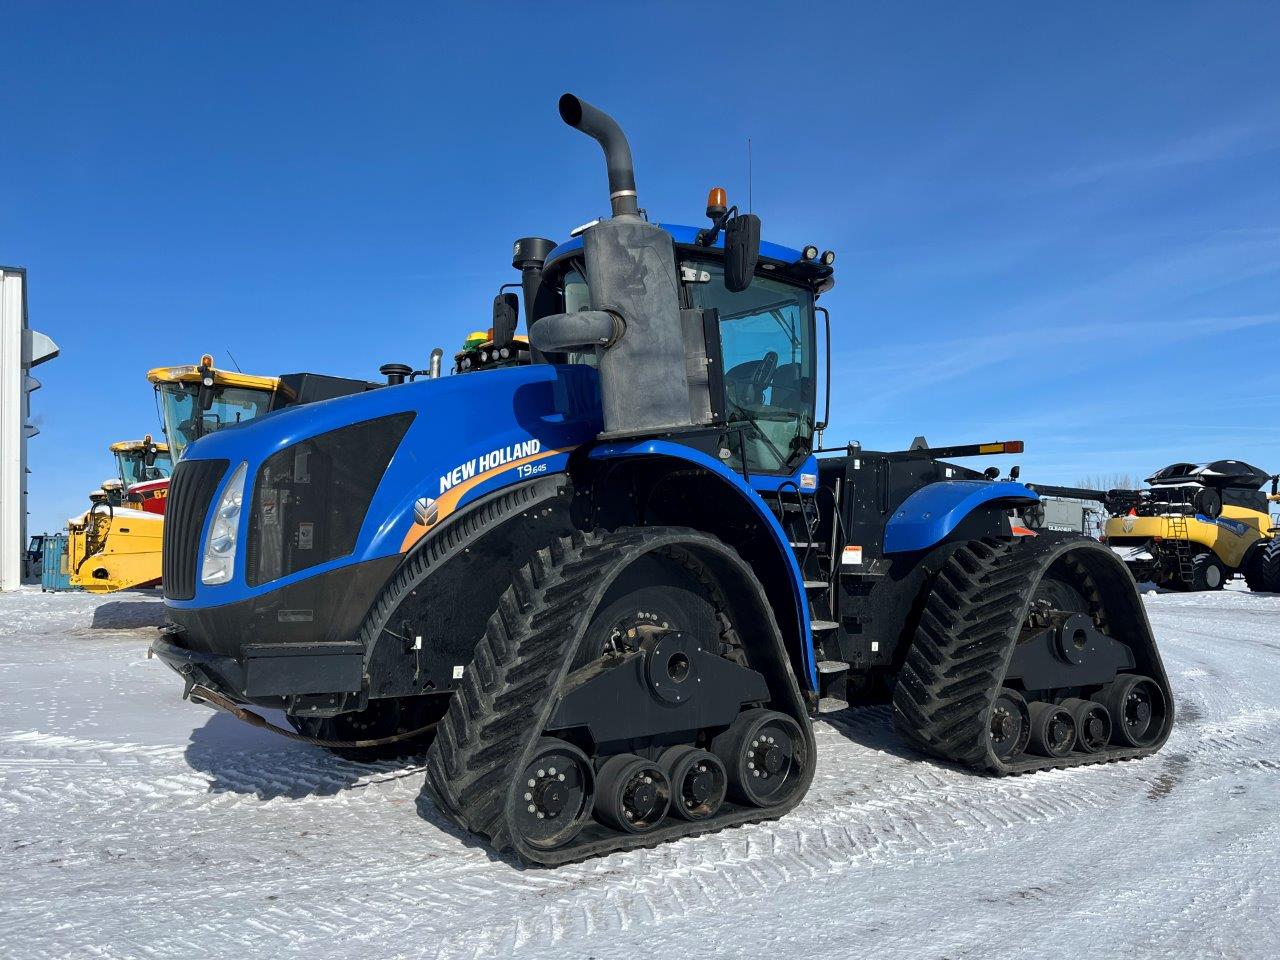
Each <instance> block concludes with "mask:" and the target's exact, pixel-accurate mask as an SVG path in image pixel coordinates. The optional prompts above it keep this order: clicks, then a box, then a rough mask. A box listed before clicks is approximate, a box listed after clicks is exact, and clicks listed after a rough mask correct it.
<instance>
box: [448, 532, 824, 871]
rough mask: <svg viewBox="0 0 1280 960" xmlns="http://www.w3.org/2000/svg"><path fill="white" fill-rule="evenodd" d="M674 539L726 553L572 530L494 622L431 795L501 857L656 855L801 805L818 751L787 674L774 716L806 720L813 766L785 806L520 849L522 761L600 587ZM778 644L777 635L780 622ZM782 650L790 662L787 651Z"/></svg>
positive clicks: (459, 701)
mask: <svg viewBox="0 0 1280 960" xmlns="http://www.w3.org/2000/svg"><path fill="white" fill-rule="evenodd" d="M672 534H676V535H678V536H679V537H681V538H684V539H686V540H699V541H703V542H706V543H717V544H718V542H717V541H712V540H711V538H708V537H707V536H706V535H705V534H702V533H699V532H697V531H694V530H681V529H679V528H671V527H664V528H654V529H653V530H642V529H626V530H622V531H619V532H616V533H602V532H596V533H589V534H583V533H575V534H574V535H573V536H571V537H566V538H564V539H562V540H559V541H558V542H556V543H555V544H553V545H552V546H551V547H550V548H548V549H545V550H541V551H539V552H538V553H537V555H536V556H535V557H534V559H533V562H531V563H530V564H528V565H527V566H525V567H524V568H522V569H521V570H520V571H519V572H518V573H517V574H516V576H515V579H514V581H513V583H512V585H511V587H510V588H509V589H508V590H507V591H506V592H505V593H504V594H503V596H502V599H501V601H500V602H499V604H498V609H497V610H496V611H495V612H494V614H493V615H492V616H491V617H490V618H489V622H488V625H487V627H486V630H485V634H484V637H483V638H482V639H481V640H480V642H479V643H478V644H477V645H476V651H475V656H474V659H473V660H472V663H471V665H470V666H469V667H468V668H467V670H466V672H465V673H464V674H463V677H462V680H461V682H460V683H459V685H458V687H457V689H456V691H455V693H454V696H453V699H452V701H451V702H450V705H449V711H448V713H447V714H446V715H445V718H444V719H443V720H442V721H441V723H440V725H439V727H438V728H437V731H436V739H435V742H434V743H433V744H432V746H431V749H430V750H429V751H428V753H427V775H426V784H425V788H426V791H427V793H428V794H429V795H430V796H431V798H432V800H433V801H434V802H435V804H436V806H437V807H438V808H439V809H440V810H441V811H442V812H443V813H445V814H446V815H447V816H448V817H449V818H450V819H452V820H453V821H454V822H456V823H457V824H458V825H459V826H461V827H463V828H464V829H466V830H469V831H471V832H472V833H477V834H481V835H483V836H484V837H487V838H488V840H489V842H490V844H491V845H492V846H493V848H494V849H495V850H498V851H503V850H507V849H511V848H514V850H515V853H516V854H517V856H518V857H519V858H520V859H521V860H522V861H524V862H526V863H533V864H538V865H543V866H558V865H560V864H563V863H570V862H573V861H576V860H583V859H586V858H588V857H592V856H598V855H601V854H605V853H610V852H613V851H614V850H623V849H634V848H636V847H650V846H656V845H657V844H658V843H661V842H665V841H666V840H670V839H675V838H677V837H683V836H691V835H693V834H700V833H708V832H713V831H715V830H719V829H722V828H724V827H728V826H736V825H739V824H742V823H748V822H754V821H759V820H765V819H772V818H775V817H778V816H781V815H782V814H784V813H785V812H786V811H787V810H789V809H791V808H792V807H793V806H795V804H797V803H799V802H800V800H801V798H802V797H803V795H804V792H805V790H807V789H808V781H809V780H810V779H811V778H812V776H813V769H814V762H813V760H814V759H815V758H816V744H815V743H814V740H813V733H812V727H811V725H810V723H809V720H808V717H807V715H806V713H805V711H804V704H803V699H802V697H801V695H800V692H799V688H798V687H797V686H796V684H795V681H794V678H792V677H790V673H789V672H788V678H789V680H790V684H789V686H790V691H791V693H792V701H793V702H792V703H791V704H790V705H782V706H778V705H776V704H775V709H782V710H783V711H784V712H787V713H789V714H791V715H792V716H793V717H795V718H796V719H797V720H798V721H799V722H800V723H801V727H802V730H803V731H804V732H805V736H806V739H807V747H808V750H809V757H810V758H811V759H810V763H809V764H808V769H807V771H806V774H805V776H806V782H805V783H804V785H803V789H801V790H799V791H797V793H796V795H795V796H794V797H793V798H792V800H791V801H789V802H788V803H786V804H781V805H778V806H775V807H767V808H753V809H750V810H745V809H739V810H737V811H734V812H731V813H728V814H724V815H719V816H717V817H714V818H712V819H711V820H709V821H702V822H695V823H688V822H676V821H674V820H668V821H667V823H666V824H665V825H664V826H662V827H659V828H658V829H657V830H654V831H653V832H651V833H646V834H642V835H638V836H637V835H629V834H622V833H618V834H613V835H611V836H610V837H609V838H608V839H607V840H604V841H594V842H587V843H583V842H580V841H575V842H571V843H570V844H568V845H567V846H565V847H562V848H559V849H556V850H549V851H544V850H537V849H533V848H528V847H524V846H521V845H519V844H518V843H517V838H515V837H513V836H512V835H511V831H510V829H509V827H508V824H507V822H506V809H507V795H508V793H509V791H510V787H511V784H512V781H513V775H514V774H515V773H517V772H518V771H519V770H521V769H522V768H523V757H524V755H525V753H526V752H527V751H528V750H529V748H530V747H531V746H532V744H533V742H534V741H535V740H536V739H537V738H538V735H539V734H540V732H541V730H542V728H543V726H544V725H545V723H546V718H547V716H548V715H549V714H550V710H551V705H552V703H553V701H554V699H555V691H556V689H557V688H558V686H559V684H560V682H561V680H562V679H563V677H564V675H565V674H566V672H567V667H568V665H569V663H570V662H571V661H572V658H573V654H574V652H575V650H576V646H577V642H578V640H579V639H580V637H581V635H582V632H583V628H584V627H585V625H586V624H585V622H584V619H585V617H586V616H588V615H589V614H590V612H591V611H592V610H593V609H594V607H595V603H596V602H598V600H599V598H600V595H601V594H602V593H603V590H602V587H601V585H602V583H604V582H605V581H606V580H608V579H612V578H611V577H610V576H609V573H610V571H612V570H614V569H616V568H619V567H620V566H622V565H625V564H626V563H629V562H630V561H631V559H633V558H634V557H635V556H637V555H638V554H640V553H643V552H646V551H647V550H648V549H650V548H651V547H652V545H653V544H654V543H656V542H658V541H660V540H667V539H670V538H671V536H672ZM723 549H727V548H723ZM721 614H722V618H723V613H722V612H721ZM774 636H775V637H778V636H779V634H778V631H777V628H776V624H775V625H774ZM779 644H780V640H779ZM778 652H779V653H780V654H781V655H782V657H783V658H784V660H785V653H782V651H781V647H780V645H779V651H778Z"/></svg>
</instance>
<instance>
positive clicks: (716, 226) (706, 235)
mask: <svg viewBox="0 0 1280 960" xmlns="http://www.w3.org/2000/svg"><path fill="white" fill-rule="evenodd" d="M737 215H738V207H737V205H734V206H732V207H730V208H729V209H728V210H726V211H725V212H724V213H722V214H720V216H718V217H716V218H715V219H714V220H712V221H711V226H709V227H703V228H702V229H701V230H699V231H698V235H697V236H696V237H695V238H694V240H693V242H694V243H696V244H697V245H698V246H700V247H709V246H711V245H712V244H713V243H715V242H716V238H717V237H718V236H720V231H721V230H723V229H724V225H725V224H726V223H728V222H729V218H730V217H736V216H737Z"/></svg>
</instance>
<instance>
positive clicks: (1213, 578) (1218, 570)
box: [1190, 552, 1227, 592]
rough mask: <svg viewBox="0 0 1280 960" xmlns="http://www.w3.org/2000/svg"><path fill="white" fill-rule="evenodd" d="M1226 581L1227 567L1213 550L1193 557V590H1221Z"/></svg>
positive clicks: (1191, 587) (1191, 586)
mask: <svg viewBox="0 0 1280 960" xmlns="http://www.w3.org/2000/svg"><path fill="white" fill-rule="evenodd" d="M1226 583H1227V568H1226V567H1224V566H1223V565H1222V561H1221V560H1219V559H1218V558H1217V556H1215V555H1214V554H1213V553H1212V552H1206V553H1199V554H1196V556H1195V557H1193V558H1192V560H1191V585H1190V589H1191V590H1194V591H1197V592H1198V591H1201V590H1221V589H1222V588H1223V587H1224V586H1226Z"/></svg>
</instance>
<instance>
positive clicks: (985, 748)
mask: <svg viewBox="0 0 1280 960" xmlns="http://www.w3.org/2000/svg"><path fill="white" fill-rule="evenodd" d="M1064 539H1072V540H1083V538H1078V537H1069V538H1064V537H1053V536H1047V535H1041V536H1039V537H1036V538H1035V539H1031V538H1026V539H1021V540H1017V541H1009V540H996V539H987V540H977V541H972V542H970V543H968V544H966V545H965V546H963V547H961V548H960V549H959V550H957V551H956V552H955V553H954V554H952V556H951V557H950V558H949V559H948V560H947V562H946V563H945V564H944V565H943V567H942V569H941V570H940V571H939V573H938V575H937V577H936V578H935V581H934V584H933V589H932V590H931V592H930V594H929V596H928V599H927V600H926V602H925V608H924V611H923V614H922V616H921V618H920V624H919V626H918V627H917V629H916V633H915V636H914V638H913V640H912V643H911V647H910V649H909V651H908V653H907V658H906V661H905V663H904V664H903V668H902V670H901V671H900V673H899V675H898V682H897V685H896V686H895V688H894V695H893V715H894V725H895V726H896V727H897V729H898V732H899V733H900V734H901V735H902V736H903V737H904V738H906V739H907V740H908V741H909V742H910V743H911V744H912V745H914V746H915V747H917V748H918V749H920V750H922V751H924V752H925V753H929V754H932V755H933V756H935V757H938V758H940V759H942V760H947V761H950V762H952V763H958V764H961V765H963V766H966V767H970V768H972V769H975V770H983V771H986V772H989V773H994V774H1016V773H1032V772H1034V771H1037V770H1049V769H1060V768H1064V767H1077V766H1083V765H1085V764H1091V763H1105V762H1108V761H1111V760H1123V759H1132V758H1135V757H1142V756H1147V755H1149V754H1152V753H1155V752H1156V751H1157V750H1159V749H1160V747H1161V746H1162V745H1163V743H1164V739H1165V737H1167V735H1168V730H1167V729H1166V731H1165V732H1164V734H1163V735H1162V736H1161V737H1160V738H1159V739H1157V740H1156V742H1155V743H1154V744H1152V745H1150V746H1147V747H1113V748H1112V749H1110V750H1107V751H1105V752H1103V753H1099V754H1073V755H1072V756H1069V757H1064V758H1061V759H1054V758H1049V757H1043V758H1040V757H1037V758H1034V759H1024V760H1019V761H1015V762H1013V763H1006V762H1004V761H1002V760H1000V759H999V758H997V757H996V756H995V754H994V753H992V752H991V750H990V731H989V726H990V712H991V706H992V704H993V703H994V702H995V697H996V693H997V691H998V690H999V689H1000V685H1001V682H1002V681H1003V679H1004V674H1005V670H1006V669H1007V668H1008V663H1009V658H1010V657H1011V656H1012V654H1013V650H1014V647H1015V646H1016V645H1017V641H1018V635H1019V633H1020V632H1021V627H1022V623H1023V620H1024V619H1025V617H1026V613H1027V609H1028V606H1029V605H1030V601H1031V597H1032V595H1033V594H1034V591H1035V587H1036V585H1037V584H1038V583H1039V581H1040V578H1041V576H1043V574H1044V573H1045V571H1046V570H1047V569H1048V567H1049V565H1050V564H1051V563H1052V562H1053V561H1054V560H1056V559H1057V558H1058V557H1059V556H1061V555H1062V551H1061V550H1060V549H1059V548H1060V547H1061V545H1062V543H1063V541H1064ZM1068 556H1069V553H1068ZM1103 612H1104V614H1105V611H1103ZM1105 626H1106V624H1105V623H1104V627H1105ZM1114 626H1115V625H1113V629H1114ZM1142 626H1144V627H1145V626H1146V625H1145V623H1144V624H1143V625H1142ZM1136 632H1137V631H1135V633H1136ZM1121 635H1124V634H1123V632H1122V634H1121ZM1148 636H1150V634H1149V633H1148ZM1152 642H1153V643H1154V641H1152ZM1153 679H1154V680H1155V681H1156V682H1157V683H1160V684H1162V685H1163V686H1164V693H1165V699H1166V703H1169V704H1172V703H1173V699H1172V695H1171V693H1170V691H1169V689H1168V682H1167V680H1166V678H1165V677H1164V675H1163V670H1161V671H1159V674H1158V675H1157V676H1155V677H1153Z"/></svg>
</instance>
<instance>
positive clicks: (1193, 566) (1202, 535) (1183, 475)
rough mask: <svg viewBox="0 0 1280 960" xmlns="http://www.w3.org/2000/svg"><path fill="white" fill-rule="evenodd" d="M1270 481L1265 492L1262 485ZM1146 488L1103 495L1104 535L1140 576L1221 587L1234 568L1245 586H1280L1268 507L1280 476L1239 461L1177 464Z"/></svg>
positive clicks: (1192, 587) (1279, 497)
mask: <svg viewBox="0 0 1280 960" xmlns="http://www.w3.org/2000/svg"><path fill="white" fill-rule="evenodd" d="M1268 480H1269V481H1270V483H1271V491H1270V493H1269V494H1268V493H1266V492H1264V491H1263V489H1262V488H1263V487H1264V485H1265V484H1266V483H1267V482H1268ZM1146 482H1147V484H1148V486H1147V488H1146V489H1143V490H1110V491H1108V492H1107V495H1106V503H1107V511H1108V513H1109V514H1110V518H1109V519H1108V520H1107V525H1106V530H1105V539H1106V542H1107V544H1108V545H1109V546H1110V547H1111V548H1112V549H1113V550H1114V551H1115V552H1116V553H1118V554H1119V555H1120V557H1121V558H1122V559H1123V560H1124V561H1125V563H1126V564H1127V565H1128V567H1129V570H1130V572H1131V573H1132V574H1133V576H1134V578H1135V579H1136V580H1138V581H1139V582H1144V581H1150V582H1153V583H1156V584H1158V585H1159V586H1161V587H1164V588H1166V589H1170V590H1186V591H1198V590H1221V589H1222V588H1223V586H1225V585H1226V583H1227V581H1228V580H1230V579H1231V578H1232V577H1234V576H1235V575H1236V574H1237V573H1239V574H1243V576H1244V578H1245V581H1246V582H1247V583H1248V585H1249V589H1250V590H1254V591H1265V592H1268V593H1275V592H1280V537H1278V531H1277V526H1276V522H1275V520H1274V519H1273V517H1272V515H1271V513H1270V509H1271V505H1272V504H1275V503H1280V494H1278V493H1277V485H1278V484H1280V475H1278V476H1268V475H1267V473H1266V471H1264V470H1260V469H1258V468H1257V467H1255V466H1252V465H1250V464H1248V463H1245V462H1243V461H1241V460H1215V461H1213V462H1212V463H1207V464H1195V463H1174V464H1171V465H1170V466H1167V467H1165V468H1164V469H1163V470H1159V471H1157V472H1156V473H1155V474H1153V475H1152V476H1150V477H1148V478H1147V481H1146Z"/></svg>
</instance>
